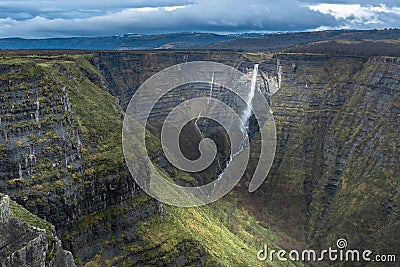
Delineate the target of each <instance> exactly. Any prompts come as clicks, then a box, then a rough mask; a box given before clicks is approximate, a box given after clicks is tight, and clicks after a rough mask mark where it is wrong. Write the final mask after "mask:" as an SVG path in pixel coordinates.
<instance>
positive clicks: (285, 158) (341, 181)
mask: <svg viewBox="0 0 400 267" xmlns="http://www.w3.org/2000/svg"><path fill="white" fill-rule="evenodd" d="M191 60H214V61H217V62H221V63H225V64H228V65H231V66H234V67H236V68H238V69H240V70H247V71H249V70H251V68H252V67H253V65H254V63H260V70H261V71H262V72H263V73H264V75H263V76H264V78H265V81H267V82H268V83H267V84H269V85H274V86H275V88H276V87H280V90H279V91H278V92H277V93H276V94H275V95H274V96H272V99H271V102H272V104H271V106H272V109H273V112H274V117H275V121H276V125H277V133H278V142H277V153H276V157H275V161H274V164H273V167H272V170H271V172H270V175H269V176H268V179H267V181H266V182H265V183H264V186H263V187H262V188H260V189H259V190H258V191H257V192H256V196H257V199H258V200H259V201H258V202H259V203H258V204H257V205H258V206H266V211H265V212H264V213H265V215H264V216H265V220H270V218H268V216H269V215H268V214H271V215H273V216H272V217H273V221H274V222H275V224H278V225H279V226H281V227H282V228H284V229H286V231H287V232H289V233H290V235H292V236H294V237H296V238H297V239H298V240H300V241H302V242H305V243H306V244H308V245H309V246H311V247H314V248H316V249H319V248H323V247H326V246H330V245H334V244H335V242H336V240H337V239H338V238H347V239H348V241H349V244H350V245H351V246H352V247H356V248H364V249H368V248H369V249H375V250H376V251H386V252H390V251H391V252H392V253H397V254H398V253H399V251H396V249H395V248H396V247H399V244H398V242H399V241H398V240H397V239H396V238H394V236H396V235H395V234H396V233H398V230H397V229H399V228H398V225H399V206H400V203H399V193H398V188H399V179H398V175H397V174H398V173H399V168H400V166H399V162H400V161H399V153H400V152H399V151H400V150H399V149H400V144H399V140H398V138H396V137H397V136H398V132H399V123H398V122H399V121H398V120H399V117H398V114H399V93H400V92H399V87H400V77H399V73H400V67H399V58H396V57H371V58H365V57H356V56H354V57H352V56H334V55H318V54H275V55H268V54H240V53H231V54H229V53H224V54H218V53H212V52H199V53H197V52H192V53H187V52H152V53H146V54H143V53H137V52H132V53H129V52H127V53H121V54H117V53H114V54H108V53H99V54H97V55H95V57H94V58H93V64H94V66H95V67H96V68H97V69H98V70H99V71H100V72H101V73H102V74H103V75H104V77H105V78H106V80H107V83H108V85H109V86H108V90H109V91H110V92H111V93H112V94H113V95H115V96H116V97H118V98H119V99H120V102H121V104H122V106H123V107H125V106H126V105H127V103H128V102H129V100H130V97H131V96H132V95H133V93H134V92H135V90H136V89H137V88H138V87H139V86H140V83H141V82H143V81H144V80H146V79H147V78H149V77H150V76H151V75H152V74H154V73H156V72H157V71H159V70H161V69H163V68H165V67H168V66H170V65H173V64H177V63H183V62H186V61H191ZM119 62H123V63H122V64H121V65H119V64H118V63H119ZM121 66H122V67H121ZM381 237H385V240H383V239H381Z"/></svg>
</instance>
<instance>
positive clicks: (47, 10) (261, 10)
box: [0, 0, 400, 38]
mask: <svg viewBox="0 0 400 267" xmlns="http://www.w3.org/2000/svg"><path fill="white" fill-rule="evenodd" d="M393 27H396V28H397V27H400V0H381V1H373V0H326V1H318V0H308V1H307V0H131V1H128V0H112V1H110V0H35V1H33V0H9V1H2V0H0V38H2V37H25V38H44V37H68V36H99V35H101V36H108V35H119V34H125V33H168V32H194V31H195V32H217V33H233V32H254V31H262V32H273V31H305V30H323V29H343V28H345V29H375V28H377V29H380V28H393Z"/></svg>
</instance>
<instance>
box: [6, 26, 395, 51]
mask: <svg viewBox="0 0 400 267" xmlns="http://www.w3.org/2000/svg"><path fill="white" fill-rule="evenodd" d="M399 40H400V29H386V30H367V31H360V30H337V31H319V32H296V33H274V34H262V33H240V34H229V35H220V34H213V33H171V34H158V35H137V34H126V35H122V36H108V37H71V38H49V39H22V38H5V39H0V50H1V49H3V50H5V49H7V50H30V49H37V50H154V49H162V50H216V51H240V52H278V51H285V52H295V53H321V54H326V53H328V54H329V53H336V54H349V53H350V54H351V55H355V54H356V55H360V56H371V55H399V54H400V45H399V44H400V43H399ZM377 47H379V49H377Z"/></svg>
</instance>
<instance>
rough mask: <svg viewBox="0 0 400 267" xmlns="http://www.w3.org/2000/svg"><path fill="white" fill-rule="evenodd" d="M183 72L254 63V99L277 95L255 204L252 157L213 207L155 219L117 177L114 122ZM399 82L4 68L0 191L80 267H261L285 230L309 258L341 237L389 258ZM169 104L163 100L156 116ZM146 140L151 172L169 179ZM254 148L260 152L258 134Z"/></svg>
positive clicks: (342, 59)
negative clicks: (261, 255) (87, 266)
mask: <svg viewBox="0 0 400 267" xmlns="http://www.w3.org/2000/svg"><path fill="white" fill-rule="evenodd" d="M193 60H212V61H217V62H221V63H225V64H228V65H230V66H233V67H235V68H238V69H239V70H242V71H245V72H249V71H251V70H252V68H253V66H254V64H255V63H258V64H260V67H259V68H260V73H261V74H260V77H259V78H260V80H261V81H262V83H263V84H264V87H263V90H265V91H266V92H267V91H268V90H269V93H271V94H272V93H275V91H277V88H279V90H278V91H277V92H276V93H275V94H274V95H273V96H272V97H271V106H272V109H273V113H274V117H275V121H276V126H277V133H278V142H277V153H276V157H275V161H274V164H273V167H272V170H271V173H270V175H269V176H268V178H267V180H266V182H265V183H264V185H263V186H262V187H261V188H260V189H259V190H257V191H256V193H254V194H248V193H246V192H245V190H244V189H245V188H246V187H245V186H244V185H245V184H246V182H247V180H246V179H247V178H249V177H251V176H250V174H251V172H252V170H253V169H254V166H255V164H256V163H257V161H256V159H252V161H251V163H250V164H249V169H248V172H247V174H246V175H245V179H244V183H242V184H240V185H239V187H238V188H237V189H236V191H235V192H234V193H233V194H231V195H230V196H227V197H226V198H224V199H222V200H220V201H219V202H218V203H215V205H210V206H207V207H202V208H198V209H178V208H174V207H163V206H162V205H160V203H158V202H156V201H154V200H152V199H151V198H149V197H148V196H146V195H144V194H143V192H142V191H141V190H140V189H139V188H138V187H137V185H136V184H135V182H134V180H133V179H132V177H131V176H130V174H129V173H128V171H127V169H126V167H125V164H124V161H123V156H122V149H121V144H120V141H121V136H120V130H118V129H120V128H121V114H122V113H123V109H124V108H126V106H127V104H128V102H129V100H130V98H131V96H132V95H133V94H134V92H135V91H136V89H137V88H138V87H139V86H140V84H141V83H142V82H144V81H145V80H146V79H147V78H149V77H150V76H151V75H152V74H154V73H156V72H157V71H159V70H162V69H164V68H165V67H168V66H171V65H174V64H177V63H183V62H187V61H193ZM399 70H400V67H399V58H397V57H370V58H368V57H356V56H332V55H331V56H328V55H320V54H301V53H298V54H285V53H283V54H264V53H230V52H226V53H220V52H188V51H185V52H178V51H176V52H165V51H158V52H96V53H91V54H83V55H56V54H50V55H38V56H35V57H32V56H30V57H18V56H8V57H7V56H5V57H4V58H2V60H1V66H0V71H1V76H0V78H1V79H0V86H1V91H0V94H1V95H0V107H1V121H0V123H1V130H2V135H1V136H0V153H1V155H2V156H1V157H0V161H1V164H0V190H1V191H2V192H7V194H9V195H10V196H11V198H13V199H15V200H17V201H18V202H19V203H20V204H23V205H24V206H25V207H26V208H28V209H29V210H30V211H32V212H33V213H35V214H37V215H38V216H40V217H41V218H45V219H46V220H48V221H50V222H52V223H53V224H54V225H55V226H56V229H57V231H58V233H59V235H60V236H61V238H62V240H63V245H64V247H65V248H67V249H68V250H70V251H71V252H72V253H73V254H74V256H75V257H76V261H77V263H78V264H80V263H82V264H84V263H87V262H89V263H91V264H99V265H110V266H111V265H117V266H119V265H123V264H125V265H128V266H129V265H138V266H148V265H177V266H183V265H185V264H186V265H189V264H193V265H195V266H202V265H206V266H233V265H238V264H239V265H240V264H244V265H247V266H257V265H259V264H261V263H260V262H257V261H256V256H255V255H256V254H255V253H256V251H257V249H258V248H259V247H260V246H261V247H262V245H263V243H265V242H267V243H272V244H274V243H275V244H276V243H278V244H280V245H281V246H284V247H286V248H288V249H291V248H292V247H290V245H292V244H293V242H292V241H285V242H282V238H281V236H280V235H276V233H277V232H280V230H282V229H283V230H284V232H285V233H286V235H287V236H289V237H291V238H292V239H291V238H289V237H287V236H285V238H284V239H285V240H296V241H300V242H301V243H303V244H304V245H307V246H310V247H313V248H316V249H319V248H321V247H322V248H325V247H328V246H332V245H334V244H335V242H336V240H337V239H338V238H346V239H348V241H349V244H350V245H351V247H353V248H361V249H362V248H363V249H371V250H374V251H375V252H376V253H378V252H381V253H392V254H399V251H396V248H398V247H400V245H399V243H398V242H399V241H398V240H397V239H396V236H398V234H399V232H398V229H400V228H399V220H400V217H399V206H400V203H399V190H398V189H399V180H398V177H397V176H398V175H397V174H398V173H399V171H400V166H399V162H400V161H399V155H400V144H399V141H398V138H397V136H398V133H399V127H398V125H399V117H398V114H399V111H400V110H399V107H400V105H399V87H400V82H399V81H400V77H399V73H400V71H399ZM192 89H193V88H192ZM194 89H196V88H194ZM184 92H187V91H182V92H179V94H180V95H181V94H184ZM193 92H196V90H193V91H192V93H193ZM220 92H221V93H222V94H224V93H223V91H222V90H221V91H220ZM109 93H110V94H111V95H110V94H109ZM198 93H199V94H201V92H200V90H198ZM175 100H176V99H174V95H170V96H169V97H167V98H166V99H165V102H163V103H161V106H160V109H159V111H160V112H158V114H163V112H164V113H165V111H166V110H168V108H170V106H171V105H174V104H176V103H177V102H176V101H175ZM120 106H121V107H120ZM160 118H161V117H160ZM153 119H154V120H157V119H158V117H157V116H155V117H154V118H153ZM153 126H154V129H153V130H155V131H154V132H153V133H155V134H156V130H157V127H159V125H157V123H155V124H154V125H153ZM152 138H153V137H152ZM151 140H152V144H153V145H154V147H153V152H154V155H155V157H154V159H155V161H158V163H157V164H158V165H159V166H160V167H162V168H164V170H165V175H169V176H172V174H173V173H174V172H172V171H171V170H170V169H169V166H168V164H164V163H163V162H164V160H163V157H162V154H160V153H158V152H159V143H157V141H156V140H155V139H151ZM252 147H253V148H254V149H255V151H256V152H257V151H258V150H257V147H258V143H257V138H256V136H255V138H254V139H253V141H252ZM254 154H256V153H254ZM143 167H145V166H143ZM161 171H163V170H161ZM216 172H218V170H217V171H216ZM175 175H176V173H175ZM177 176H178V177H175V178H179V179H181V181H184V183H189V184H190V183H193V179H192V180H191V179H190V178H191V177H187V176H184V175H183V174H180V173H178V175H177ZM196 182H199V181H198V180H197V181H196ZM244 204H246V206H245V208H244V207H243V205H244ZM264 226H265V227H264ZM216 237H218V238H216ZM232 240H234V242H233V241H232ZM276 247H277V246H276Z"/></svg>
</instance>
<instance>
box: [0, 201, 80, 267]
mask: <svg viewBox="0 0 400 267" xmlns="http://www.w3.org/2000/svg"><path fill="white" fill-rule="evenodd" d="M27 216H28V217H27ZM25 219H26V220H28V221H29V222H30V223H31V224H28V223H27V221H25V222H24V221H23V220H25ZM43 224H44V225H46V226H47V227H46V228H47V229H43V228H41V226H43ZM54 232H55V230H54V227H53V226H52V225H50V224H48V223H46V222H44V221H42V220H41V219H39V218H37V217H36V216H35V215H33V214H30V213H29V212H28V211H26V210H25V209H24V208H23V207H21V206H19V205H18V204H16V203H11V207H10V198H9V197H8V196H6V195H1V194H0V266H2V267H13V266H15V267H17V266H18V267H19V266H45V265H46V266H54V267H57V266H65V267H74V266H75V263H74V258H73V256H72V254H71V252H69V251H65V250H63V249H62V247H61V241H60V240H59V239H58V238H57V236H56V235H55V234H54Z"/></svg>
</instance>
